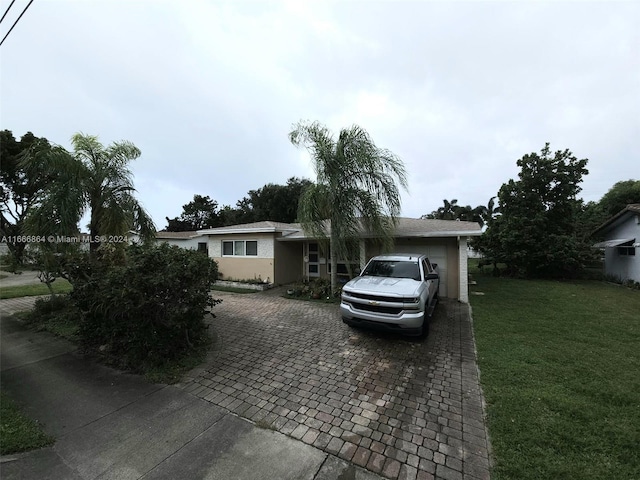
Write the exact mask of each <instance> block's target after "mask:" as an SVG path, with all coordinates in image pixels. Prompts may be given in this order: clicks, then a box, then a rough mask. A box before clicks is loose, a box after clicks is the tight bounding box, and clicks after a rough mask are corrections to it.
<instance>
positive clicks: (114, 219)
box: [24, 133, 155, 250]
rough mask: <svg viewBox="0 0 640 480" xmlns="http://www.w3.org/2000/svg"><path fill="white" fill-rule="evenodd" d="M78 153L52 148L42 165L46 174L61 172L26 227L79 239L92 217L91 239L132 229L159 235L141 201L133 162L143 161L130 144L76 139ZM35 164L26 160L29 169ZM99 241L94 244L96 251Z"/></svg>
mask: <svg viewBox="0 0 640 480" xmlns="http://www.w3.org/2000/svg"><path fill="white" fill-rule="evenodd" d="M71 142H72V145H73V148H74V150H73V152H72V153H69V152H67V151H66V150H65V149H63V148H61V147H57V148H54V149H52V150H51V151H50V152H49V153H48V154H47V155H46V156H44V158H43V159H42V162H41V163H40V165H41V167H42V168H43V169H45V171H50V172H56V177H55V179H54V181H51V182H50V183H49V185H48V186H47V188H46V190H45V191H44V194H43V196H42V199H41V201H40V203H39V204H38V206H37V207H36V208H34V209H33V211H32V212H31V213H30V214H29V216H28V218H27V219H26V224H25V227H26V229H27V231H29V232H33V234H43V232H46V234H64V235H75V234H77V232H78V223H79V222H80V219H81V218H82V216H83V215H84V213H85V212H89V214H90V220H89V232H90V235H91V237H92V239H96V238H98V237H100V236H108V235H124V234H126V233H128V232H129V230H136V231H138V232H139V233H140V234H141V235H142V236H143V237H150V236H152V235H153V233H154V232H155V226H154V224H153V221H152V219H151V217H150V216H149V215H148V214H147V212H146V211H145V210H144V208H143V207H142V205H140V203H139V202H138V201H137V200H136V198H135V196H134V193H135V188H134V186H133V175H132V173H131V171H130V170H129V167H128V165H129V163H130V162H131V161H133V160H135V159H136V158H138V157H139V156H140V150H139V149H138V148H137V147H136V146H135V145H134V144H133V143H131V142H128V141H121V142H114V143H112V144H111V145H109V146H107V147H105V146H103V145H102V144H101V143H100V142H99V140H98V137H96V136H93V135H84V134H81V133H77V134H75V135H74V136H73V137H72V139H71ZM33 163H34V159H32V158H27V159H26V160H25V162H24V165H25V168H30V167H31V166H32V165H33ZM99 244H100V242H99V241H97V242H92V243H91V249H92V250H95V249H97V247H98V246H99Z"/></svg>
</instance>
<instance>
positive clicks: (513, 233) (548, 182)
mask: <svg viewBox="0 0 640 480" xmlns="http://www.w3.org/2000/svg"><path fill="white" fill-rule="evenodd" d="M587 162H588V160H587V159H582V160H578V159H577V158H576V157H575V156H573V154H572V153H571V152H570V151H569V150H564V151H561V150H558V151H557V152H555V154H552V153H551V150H550V149H549V144H548V143H547V144H546V145H545V147H544V148H543V149H542V151H541V154H540V155H538V154H537V153H535V152H534V153H531V154H528V155H525V156H523V157H522V158H521V159H520V160H518V162H517V164H518V166H519V167H520V168H521V170H520V173H519V174H518V176H519V180H517V181H514V180H509V181H508V182H507V183H505V184H503V185H502V187H501V188H500V191H499V193H498V199H499V203H500V215H499V216H497V217H496V218H494V219H492V220H490V221H489V225H488V229H487V231H486V232H485V234H484V236H483V239H482V241H481V242H480V248H481V249H482V251H483V253H484V254H485V256H486V257H487V258H488V260H489V261H491V262H493V263H494V264H495V263H506V264H507V268H508V270H509V271H510V272H511V273H512V274H515V275H519V276H524V277H541V276H544V277H563V276H571V275H573V274H575V273H576V272H577V271H578V270H580V269H581V267H582V264H583V260H584V259H585V258H586V257H587V256H588V254H587V252H588V250H589V246H588V244H586V243H585V242H584V241H581V239H579V238H578V236H577V235H576V217H577V214H578V212H579V210H580V201H579V200H577V198H576V196H577V194H578V193H579V192H580V190H581V188H580V186H579V184H580V182H581V181H582V176H583V175H586V174H587V173H588V171H587V169H586V168H585V167H586V165H587Z"/></svg>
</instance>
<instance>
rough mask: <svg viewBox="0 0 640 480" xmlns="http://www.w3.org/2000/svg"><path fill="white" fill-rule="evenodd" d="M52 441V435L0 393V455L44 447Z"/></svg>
mask: <svg viewBox="0 0 640 480" xmlns="http://www.w3.org/2000/svg"><path fill="white" fill-rule="evenodd" d="M53 441H54V439H53V437H51V436H49V435H47V434H46V433H44V432H43V431H42V429H41V428H40V425H39V424H38V423H37V422H35V421H33V420H31V419H29V418H27V417H26V416H25V415H24V414H23V413H22V411H21V410H20V408H18V406H17V405H16V404H15V402H13V401H12V400H11V399H10V398H9V397H7V396H6V395H5V394H4V393H0V454H1V455H6V454H9V453H18V452H25V451H27V450H33V449H36V448H41V447H46V446H47V445H51V444H52V443H53Z"/></svg>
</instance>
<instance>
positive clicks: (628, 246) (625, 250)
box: [618, 240, 636, 257]
mask: <svg viewBox="0 0 640 480" xmlns="http://www.w3.org/2000/svg"><path fill="white" fill-rule="evenodd" d="M633 242H634V240H631V241H630V242H626V243H623V244H622V245H620V246H618V255H622V256H625V257H626V256H634V255H635V254H636V247H634V246H633Z"/></svg>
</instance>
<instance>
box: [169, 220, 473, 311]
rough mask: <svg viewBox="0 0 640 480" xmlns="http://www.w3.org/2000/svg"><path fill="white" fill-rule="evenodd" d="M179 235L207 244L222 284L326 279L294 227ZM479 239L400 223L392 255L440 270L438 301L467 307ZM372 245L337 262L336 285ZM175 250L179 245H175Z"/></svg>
mask: <svg viewBox="0 0 640 480" xmlns="http://www.w3.org/2000/svg"><path fill="white" fill-rule="evenodd" d="M160 233H163V232H160ZM160 233H159V234H158V235H160ZM182 233H184V234H192V235H199V237H194V239H193V240H192V241H197V242H198V243H201V242H207V249H208V254H209V256H210V257H211V258H213V259H214V260H216V261H217V262H218V266H219V270H220V273H221V274H222V276H223V277H222V278H223V279H225V280H226V279H233V280H246V279H259V280H262V281H265V282H269V283H275V284H287V283H291V282H295V281H298V280H301V279H313V278H321V277H324V278H326V277H328V276H329V275H330V269H331V262H330V261H329V258H328V255H327V252H323V251H322V247H321V244H320V242H319V241H318V239H316V238H313V237H312V236H310V235H308V234H307V233H306V232H305V231H304V229H303V228H302V226H301V225H300V224H297V223H291V224H290V223H279V222H270V221H263V222H256V223H249V224H243V225H232V226H226V227H218V228H210V229H205V230H199V231H198V232H182ZM481 234H482V230H481V228H480V225H479V224H477V223H475V222H461V221H455V220H425V219H415V218H400V219H398V224H397V226H396V229H395V232H394V243H395V247H394V251H396V252H403V253H417V254H421V253H424V254H427V255H428V256H429V259H430V260H431V262H432V263H436V264H438V270H439V271H440V277H441V281H440V292H439V293H440V295H441V296H443V297H449V298H454V299H457V300H459V301H461V302H468V301H469V291H468V274H467V242H468V240H469V239H470V238H471V237H476V236H479V235H481ZM203 239H204V240H203ZM158 240H161V238H160V237H158ZM375 240H376V239H375V237H372V236H370V235H368V234H367V233H366V232H362V233H361V237H360V240H359V245H360V255H359V258H354V259H351V260H350V261H346V259H342V260H338V272H337V274H338V278H339V280H341V281H346V280H348V279H349V276H348V267H347V263H349V264H350V265H351V266H352V271H353V270H357V269H361V268H364V266H365V264H366V263H367V261H368V260H369V259H370V258H371V257H373V256H375V255H379V254H380V253H382V250H381V249H380V246H379V245H378V244H377V242H376V241H375ZM165 241H169V240H168V239H167V240H165ZM179 241H182V240H179ZM173 244H174V245H176V244H178V243H175V240H174V242H173Z"/></svg>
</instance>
